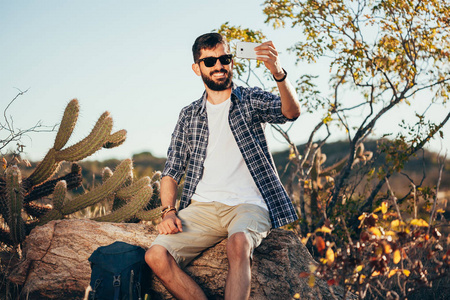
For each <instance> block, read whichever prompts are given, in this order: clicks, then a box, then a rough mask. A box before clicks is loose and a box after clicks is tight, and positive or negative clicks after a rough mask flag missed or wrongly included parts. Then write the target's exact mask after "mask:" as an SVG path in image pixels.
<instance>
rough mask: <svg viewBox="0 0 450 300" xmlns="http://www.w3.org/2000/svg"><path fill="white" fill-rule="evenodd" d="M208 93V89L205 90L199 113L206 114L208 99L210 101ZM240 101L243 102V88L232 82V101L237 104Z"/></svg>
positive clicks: (198, 109) (198, 108) (200, 100)
mask: <svg viewBox="0 0 450 300" xmlns="http://www.w3.org/2000/svg"><path fill="white" fill-rule="evenodd" d="M207 96H208V94H207V93H206V90H205V91H204V92H203V95H202V97H201V98H200V99H199V101H198V104H199V105H198V107H197V111H196V113H197V114H198V115H203V116H206V101H208V100H207V99H206V98H207ZM238 102H242V92H241V89H239V88H238V87H237V86H236V85H235V84H234V82H233V83H232V84H231V103H232V105H233V104H237V103H238Z"/></svg>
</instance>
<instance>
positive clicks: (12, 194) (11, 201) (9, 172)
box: [6, 166, 26, 244]
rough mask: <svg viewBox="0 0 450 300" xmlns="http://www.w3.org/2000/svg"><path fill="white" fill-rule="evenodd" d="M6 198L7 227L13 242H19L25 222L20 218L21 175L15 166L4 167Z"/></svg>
mask: <svg viewBox="0 0 450 300" xmlns="http://www.w3.org/2000/svg"><path fill="white" fill-rule="evenodd" d="M6 199H7V205H8V219H7V223H8V227H9V233H10V236H11V239H12V241H13V243H15V244H19V243H21V242H22V241H23V240H24V239H25V235H26V233H25V222H24V221H23V219H22V208H23V199H24V194H23V189H22V175H21V173H20V170H19V168H18V167H17V166H11V167H9V168H8V169H6Z"/></svg>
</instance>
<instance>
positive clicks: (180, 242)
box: [145, 33, 300, 300]
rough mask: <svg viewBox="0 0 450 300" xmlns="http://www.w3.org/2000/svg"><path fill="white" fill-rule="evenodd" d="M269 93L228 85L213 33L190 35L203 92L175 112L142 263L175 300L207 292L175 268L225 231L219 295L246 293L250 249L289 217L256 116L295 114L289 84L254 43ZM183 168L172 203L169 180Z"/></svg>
mask: <svg viewBox="0 0 450 300" xmlns="http://www.w3.org/2000/svg"><path fill="white" fill-rule="evenodd" d="M255 51H256V54H257V59H258V60H260V61H263V62H264V64H265V66H266V67H267V69H268V70H269V71H270V72H271V73H272V75H273V78H274V80H275V81H276V83H277V87H278V91H279V94H280V95H279V96H278V95H274V94H272V93H269V92H265V91H263V90H261V89H260V88H257V87H255V88H244V87H239V86H236V85H235V84H234V83H233V81H232V78H233V56H232V55H231V54H230V48H229V45H228V42H227V41H226V40H225V39H224V37H222V36H221V35H220V34H218V33H207V34H204V35H201V36H200V37H198V38H197V39H196V41H195V43H194V45H193V47H192V52H193V56H194V63H193V65H192V69H193V71H194V72H195V74H197V75H198V76H201V78H202V80H203V83H204V86H205V92H204V93H203V96H202V97H201V98H200V99H199V100H197V101H194V102H192V103H191V104H190V105H188V106H186V107H185V108H183V109H182V110H181V113H180V116H179V119H178V122H177V124H176V127H175V130H174V132H173V134H172V140H171V143H170V146H169V149H168V153H167V162H166V165H165V168H164V171H163V174H162V179H161V204H162V222H161V223H160V224H159V225H158V230H159V233H160V234H159V235H158V237H157V238H156V239H155V241H154V242H153V244H152V246H151V247H150V248H149V250H148V251H147V253H146V256H145V258H146V262H147V264H148V265H149V266H150V268H151V269H152V270H153V272H154V273H155V274H156V275H157V276H158V277H159V278H160V279H161V281H162V283H163V284H164V286H165V287H166V288H167V289H168V290H169V292H170V293H171V294H172V295H174V296H175V297H176V298H177V299H207V298H206V296H205V294H204V292H203V291H202V289H201V288H200V287H199V285H198V284H197V283H196V282H195V281H194V280H193V279H192V278H191V277H190V276H188V275H187V274H186V273H185V272H184V271H183V268H184V267H185V266H186V265H187V264H189V262H191V261H192V260H193V259H194V258H195V257H196V256H198V255H199V254H200V253H201V252H202V251H204V250H205V249H207V248H209V247H211V246H213V245H215V244H217V243H218V242H220V241H221V240H223V239H225V238H228V241H227V257H228V263H229V266H228V267H229V268H228V276H227V282H226V287H225V299H233V300H236V299H248V298H249V296H250V283H251V268H250V267H251V259H252V254H253V250H254V249H255V248H256V247H258V245H259V244H260V243H261V241H262V239H264V238H265V237H266V236H267V235H268V234H269V232H270V230H271V228H277V227H280V226H283V225H286V224H288V223H291V222H293V221H295V220H296V219H297V215H296V212H295V210H294V207H293V206H292V203H291V201H290V199H289V197H288V195H287V193H286V191H285V190H284V188H283V186H282V184H281V182H280V179H279V177H278V174H277V171H276V169H275V166H274V164H273V159H272V156H271V154H270V152H269V148H268V146H267V142H266V137H265V134H264V127H265V124H266V123H276V124H281V123H285V122H287V121H293V120H295V119H296V118H297V117H298V116H299V115H300V105H299V103H298V99H297V95H296V92H295V90H294V88H293V86H292V85H291V83H290V82H289V80H288V79H287V73H286V71H285V70H284V69H283V68H282V67H281V65H280V61H279V58H278V52H277V51H276V49H275V46H274V45H273V43H272V42H270V41H269V42H265V43H262V44H261V45H260V46H258V47H256V48H255ZM183 176H185V184H184V188H183V192H182V196H181V199H180V204H179V209H178V211H177V209H176V208H175V204H176V198H177V187H178V184H179V182H180V180H181V179H182V177H183Z"/></svg>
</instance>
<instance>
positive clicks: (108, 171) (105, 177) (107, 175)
mask: <svg viewBox="0 0 450 300" xmlns="http://www.w3.org/2000/svg"><path fill="white" fill-rule="evenodd" d="M112 175H113V172H112V171H111V169H110V168H108V167H105V168H103V171H102V182H105V181H106V180H108V179H109V178H110V177H111V176H112Z"/></svg>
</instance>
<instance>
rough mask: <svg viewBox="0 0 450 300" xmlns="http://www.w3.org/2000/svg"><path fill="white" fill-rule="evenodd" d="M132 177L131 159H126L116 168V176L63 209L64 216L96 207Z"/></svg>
mask: <svg viewBox="0 0 450 300" xmlns="http://www.w3.org/2000/svg"><path fill="white" fill-rule="evenodd" d="M131 176H132V162H131V159H125V160H124V161H122V162H121V163H120V164H119V165H118V166H117V168H116V170H115V172H114V174H113V175H112V176H111V178H109V179H108V180H107V181H106V182H105V183H103V184H102V185H101V186H98V187H96V188H95V189H93V190H91V191H89V192H88V193H86V194H83V195H80V196H78V197H76V198H74V199H72V200H71V201H68V202H67V203H66V204H65V205H64V207H63V208H62V213H63V214H64V215H69V214H73V213H74V212H76V211H78V210H80V209H83V208H86V207H88V206H91V205H94V204H95V203H97V202H99V201H101V200H103V199H105V198H106V197H107V196H108V195H109V194H110V193H113V192H115V191H116V190H117V189H119V188H120V187H121V186H122V185H123V184H124V183H125V182H126V181H127V180H128V179H129V178H130V177H131Z"/></svg>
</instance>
